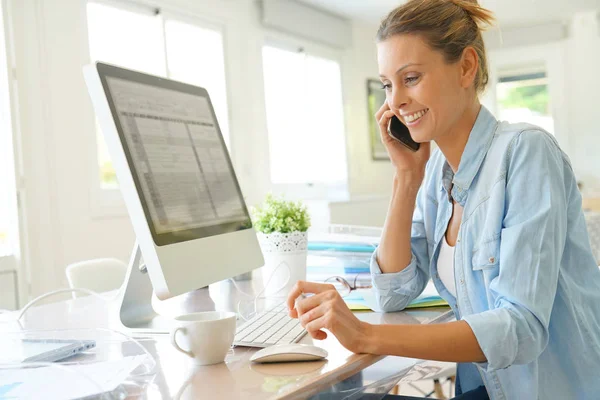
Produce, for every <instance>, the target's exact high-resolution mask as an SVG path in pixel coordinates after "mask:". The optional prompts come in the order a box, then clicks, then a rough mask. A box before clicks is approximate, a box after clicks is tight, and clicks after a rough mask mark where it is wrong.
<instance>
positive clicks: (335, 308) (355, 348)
mask: <svg viewBox="0 0 600 400" xmlns="http://www.w3.org/2000/svg"><path fill="white" fill-rule="evenodd" d="M303 293H314V295H313V296H310V297H307V298H305V299H298V301H297V302H296V299H297V298H298V297H299V296H300V295H301V294H303ZM287 306H288V309H289V310H290V311H289V314H290V317H292V318H299V319H300V323H301V325H302V326H303V327H304V328H305V329H306V330H307V331H308V333H309V334H310V335H311V336H312V337H313V338H314V339H319V340H323V339H325V338H326V337H327V333H325V332H324V331H323V329H327V330H329V331H330V332H331V333H333V334H334V335H335V337H336V338H337V339H338V340H339V341H340V343H341V344H342V346H344V347H345V348H347V349H348V350H350V351H352V352H354V353H362V352H363V348H364V345H365V344H366V340H367V336H368V332H369V327H370V325H369V324H368V323H366V322H362V321H360V320H359V319H358V318H356V316H355V315H354V314H353V313H352V311H350V309H349V308H348V306H347V305H346V303H345V302H344V300H343V299H342V297H341V296H340V294H339V293H338V291H337V290H335V287H334V286H333V285H329V284H323V283H314V282H306V281H298V282H297V283H296V285H295V286H294V288H293V289H292V291H291V292H290V294H289V296H288V299H287Z"/></svg>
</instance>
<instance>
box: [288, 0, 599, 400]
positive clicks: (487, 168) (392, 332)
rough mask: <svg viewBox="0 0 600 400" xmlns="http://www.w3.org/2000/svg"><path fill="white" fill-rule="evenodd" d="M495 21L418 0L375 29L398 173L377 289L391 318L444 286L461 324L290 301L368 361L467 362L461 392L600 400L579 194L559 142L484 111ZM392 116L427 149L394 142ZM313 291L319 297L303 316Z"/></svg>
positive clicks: (315, 326) (459, 2)
mask: <svg viewBox="0 0 600 400" xmlns="http://www.w3.org/2000/svg"><path fill="white" fill-rule="evenodd" d="M492 18H493V16H492V14H491V13H490V12H489V11H487V10H485V9H483V8H480V7H479V6H478V4H477V2H476V1H465V0H412V1H409V2H408V3H406V4H405V5H403V6H401V7H398V8H397V9H395V10H394V11H392V12H391V13H390V14H389V15H388V16H387V17H386V18H385V19H384V20H383V22H382V23H381V26H380V28H379V31H378V33H377V52H378V63H379V69H380V74H381V75H380V77H381V81H382V83H383V87H384V88H385V90H386V93H387V96H386V102H385V104H384V105H383V106H382V107H381V109H380V110H379V111H378V112H377V114H376V118H377V120H378V121H379V127H380V131H381V137H382V139H383V142H384V144H385V146H386V148H387V150H388V153H389V156H390V158H391V161H392V164H393V166H394V168H395V176H394V179H393V190H392V199H391V202H390V206H389V210H388V215H387V219H386V222H385V226H384V231H383V235H382V237H381V243H380V246H379V248H378V250H377V252H376V254H375V255H374V257H373V259H372V263H371V273H372V279H373V286H374V289H375V292H376V294H377V298H378V301H379V305H380V307H381V308H382V309H383V311H398V310H402V309H403V308H404V307H405V306H406V305H407V304H409V303H410V302H411V301H412V300H413V299H414V298H415V297H416V296H418V295H419V294H420V293H421V292H422V291H423V289H424V287H425V285H426V282H427V281H428V280H429V279H430V278H432V279H433V282H434V284H435V286H436V288H437V290H438V291H439V293H440V295H441V296H442V297H443V298H444V299H445V300H447V301H448V303H449V304H450V306H451V307H452V309H453V311H454V313H455V315H456V322H451V323H447V324H439V325H424V326H415V325H405V326H403V325H369V324H367V323H364V322H360V321H359V320H358V319H357V318H356V317H355V316H354V315H353V314H352V312H350V311H349V310H348V308H347V307H346V305H345V304H344V302H343V300H342V299H341V297H340V296H339V294H338V293H337V292H336V291H335V290H334V289H333V288H332V286H329V285H323V284H315V283H308V282H298V284H297V285H296V287H295V288H294V290H293V291H292V292H291V293H290V295H289V298H288V307H289V308H290V309H291V311H290V315H291V316H293V317H299V318H300V320H301V322H302V325H303V326H304V327H305V328H306V329H307V330H308V332H309V333H310V334H311V335H312V337H313V338H316V339H323V338H325V336H326V333H325V332H324V331H323V330H322V329H328V330H329V331H330V332H332V333H333V334H334V335H335V336H336V337H337V339H338V340H339V341H340V342H341V343H342V344H343V345H344V346H345V347H346V348H348V349H349V350H352V351H354V352H357V353H373V354H388V355H398V356H406V357H415V358H421V359H429V360H440V361H454V362H458V363H459V365H458V384H457V389H458V391H459V392H460V391H461V390H462V392H468V391H475V392H474V393H481V394H482V395H483V396H484V398H487V395H489V398H491V399H511V400H512V399H536V398H542V399H591V398H598V396H600V379H599V377H600V271H599V269H598V266H597V265H596V262H595V260H594V258H593V256H592V252H591V249H590V244H589V239H588V235H587V230H586V226H585V222H584V217H583V213H582V209H581V196H580V194H579V191H578V190H577V184H576V180H575V177H574V175H573V171H572V168H571V165H570V163H569V160H568V158H567V156H566V155H565V154H564V153H563V152H562V151H561V150H560V148H559V146H558V144H557V142H556V141H555V140H554V138H553V137H552V136H551V135H549V134H548V133H546V132H544V131H543V130H542V129H541V128H538V127H536V126H532V125H528V124H508V123H505V122H499V121H497V120H496V119H495V118H494V117H493V116H492V114H491V113H490V112H489V111H488V110H487V109H486V108H485V107H483V106H481V104H480V102H479V99H478V95H479V94H480V93H481V92H482V91H483V89H484V87H485V85H486V83H487V81H488V72H487V67H486V53H485V48H484V44H483V40H482V37H481V28H480V26H481V25H485V24H490V23H491V21H492ZM394 115H395V116H396V117H398V118H399V119H400V120H401V121H402V122H403V123H404V124H405V125H406V126H407V127H408V128H409V130H410V134H411V136H412V138H413V139H414V140H415V141H417V142H419V143H421V147H420V149H419V150H418V151H417V152H412V151H410V150H408V149H406V148H405V147H403V146H402V145H401V144H400V143H399V142H397V141H395V140H394V139H392V138H391V137H389V136H388V134H387V132H386V130H387V125H388V122H389V119H390V118H391V117H392V116H394ZM431 141H435V142H436V144H437V145H438V147H439V150H436V151H434V152H433V154H432V155H431V157H430V142H431ZM300 293H315V295H314V296H312V297H308V298H306V299H304V300H301V301H299V302H298V303H297V304H296V306H295V308H294V300H295V299H296V298H297V297H298V295H299V294H300ZM486 392H487V395H486Z"/></svg>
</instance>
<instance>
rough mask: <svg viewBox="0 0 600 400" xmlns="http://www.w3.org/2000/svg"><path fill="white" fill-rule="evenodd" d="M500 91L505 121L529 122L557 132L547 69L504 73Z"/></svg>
mask: <svg viewBox="0 0 600 400" xmlns="http://www.w3.org/2000/svg"><path fill="white" fill-rule="evenodd" d="M496 92H497V96H498V111H499V118H500V119H501V120H505V121H508V122H529V123H531V124H534V125H537V126H540V127H542V128H544V129H545V130H547V131H548V132H550V133H552V134H554V119H553V118H552V112H551V110H550V96H549V94H548V93H549V91H548V78H547V76H546V73H545V72H528V73H523V72H522V73H516V74H515V73H512V74H511V73H508V74H506V73H505V74H502V75H501V76H500V79H499V81H498V84H497V86H496Z"/></svg>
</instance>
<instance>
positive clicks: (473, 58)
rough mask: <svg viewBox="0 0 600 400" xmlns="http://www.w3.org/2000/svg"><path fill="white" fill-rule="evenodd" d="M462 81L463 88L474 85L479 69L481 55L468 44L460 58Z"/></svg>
mask: <svg viewBox="0 0 600 400" xmlns="http://www.w3.org/2000/svg"><path fill="white" fill-rule="evenodd" d="M460 66H461V68H460V72H461V76H460V81H461V86H462V87H463V88H465V89H466V88H468V87H470V86H471V85H473V82H474V81H475V77H476V76H477V70H478V69H479V57H478V56H477V52H476V51H475V49H474V48H473V47H471V46H467V47H466V48H465V49H464V50H463V53H462V56H461V59H460Z"/></svg>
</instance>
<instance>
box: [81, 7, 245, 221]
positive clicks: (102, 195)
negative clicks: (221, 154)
mask: <svg viewBox="0 0 600 400" xmlns="http://www.w3.org/2000/svg"><path fill="white" fill-rule="evenodd" d="M82 2H83V7H84V12H85V13H86V14H85V18H86V21H87V4H88V3H99V4H105V5H107V6H110V7H115V8H119V9H121V10H127V11H132V12H136V13H147V14H151V15H154V13H155V9H156V6H155V5H152V4H151V3H149V2H146V1H144V0H141V1H140V2H135V3H134V2H132V1H129V0H123V1H119V0H82ZM160 16H161V19H162V21H161V22H162V24H161V25H162V31H163V47H164V50H163V52H164V62H165V71H167V74H169V65H168V60H167V53H166V52H167V49H166V37H165V23H166V20H167V19H170V20H175V21H180V22H183V23H187V24H190V25H194V26H196V27H200V28H203V29H211V30H214V31H217V32H219V33H220V34H221V36H222V38H223V55H224V58H225V60H224V63H225V87H226V97H227V111H228V115H227V119H228V124H229V127H230V137H229V141H230V143H229V146H230V153H231V156H232V159H233V155H234V144H233V142H234V140H233V139H232V137H231V136H232V135H231V126H232V116H231V115H232V112H231V110H232V104H231V93H230V85H229V82H230V73H229V68H228V63H227V30H226V26H225V24H224V22H223V21H221V20H218V19H207V18H201V17H199V16H197V15H190V14H189V13H188V12H187V11H186V10H184V9H177V8H173V7H163V6H161V7H160ZM85 33H86V37H87V38H88V39H87V40H85V41H84V42H85V46H86V48H85V54H87V56H88V57H89V54H90V50H89V34H88V32H87V29H86V32H85ZM92 115H93V117H94V119H93V120H92V121H91V122H90V125H91V126H94V128H93V129H94V130H95V114H92ZM90 158H91V160H92V162H93V165H91V167H90V170H91V174H90V175H91V176H90V178H89V181H90V182H91V183H92V185H91V187H90V203H91V204H90V206H91V216H92V218H95V219H105V218H114V217H117V218H120V217H126V216H127V215H128V213H127V210H126V208H125V202H124V200H123V197H122V195H121V190H120V189H119V188H118V187H117V188H102V187H101V182H100V179H99V176H100V169H99V163H98V145H97V143H96V141H94V145H93V148H92V149H91V156H90Z"/></svg>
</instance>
